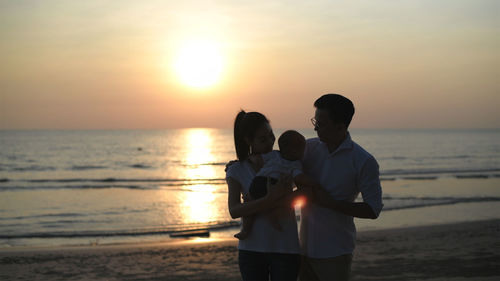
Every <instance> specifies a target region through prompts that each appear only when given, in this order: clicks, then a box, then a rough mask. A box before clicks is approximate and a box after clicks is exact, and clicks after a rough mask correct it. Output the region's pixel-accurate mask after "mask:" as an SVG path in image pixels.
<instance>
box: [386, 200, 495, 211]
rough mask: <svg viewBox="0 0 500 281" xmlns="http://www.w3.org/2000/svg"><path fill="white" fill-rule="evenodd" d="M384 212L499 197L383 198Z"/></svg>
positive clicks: (473, 201) (476, 201)
mask: <svg viewBox="0 0 500 281" xmlns="http://www.w3.org/2000/svg"><path fill="white" fill-rule="evenodd" d="M383 201H384V205H385V206H384V209H383V210H384V211H393V210H401V209H414V208H422V207H431V206H442V205H453V204H459V203H480V202H496V201H500V197H391V196H384V197H383Z"/></svg>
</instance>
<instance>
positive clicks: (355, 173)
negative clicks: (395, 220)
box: [299, 94, 383, 280]
mask: <svg viewBox="0 0 500 281" xmlns="http://www.w3.org/2000/svg"><path fill="white" fill-rule="evenodd" d="M314 106H315V107H316V112H315V117H314V118H313V119H311V121H312V123H313V125H314V130H315V131H316V132H317V134H318V138H313V139H308V140H307V142H306V153H305V155H304V159H303V161H302V164H303V168H304V173H305V174H306V175H308V176H310V177H311V178H312V179H313V180H317V181H318V182H319V183H320V184H321V186H322V187H323V188H318V189H314V190H313V194H314V196H313V197H314V198H313V202H314V203H313V204H306V205H304V206H303V207H302V221H301V229H300V239H301V246H302V252H303V254H304V256H303V260H302V261H303V262H302V264H301V272H300V277H299V279H300V280H348V279H349V276H350V271H351V261H352V253H353V251H354V246H355V236H356V228H355V226H354V217H358V218H371V219H375V218H377V217H378V215H379V214H380V211H381V210H382V206H383V204H382V188H381V186H380V180H379V167H378V164H377V161H376V160H375V158H374V157H373V156H372V155H371V154H369V153H368V152H366V151H365V150H364V149H363V148H362V147H361V146H359V145H358V144H356V143H355V142H353V141H352V140H351V136H350V134H349V132H348V130H347V129H348V127H349V124H350V123H351V120H352V117H353V115H354V105H353V104H352V102H351V101H350V100H349V99H347V98H346V97H344V96H341V95H337V94H327V95H324V96H322V97H320V98H319V99H317V100H316V102H315V103H314ZM359 193H361V194H362V197H363V202H357V203H354V200H355V199H356V197H357V196H358V194H359ZM334 198H335V199H337V200H335V199H334Z"/></svg>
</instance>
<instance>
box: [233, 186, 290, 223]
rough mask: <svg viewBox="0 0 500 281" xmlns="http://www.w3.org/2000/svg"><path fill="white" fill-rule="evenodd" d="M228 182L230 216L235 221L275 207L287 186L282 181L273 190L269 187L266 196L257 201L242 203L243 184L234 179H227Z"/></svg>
mask: <svg viewBox="0 0 500 281" xmlns="http://www.w3.org/2000/svg"><path fill="white" fill-rule="evenodd" d="M226 182H227V186H228V200H227V202H228V207H229V214H230V215H231V217H232V218H233V219H236V218H239V217H243V216H248V215H253V214H256V213H259V212H262V211H264V210H268V209H271V208H273V207H275V201H276V199H278V198H280V197H281V196H282V195H283V193H284V186H285V185H286V184H287V182H286V181H284V180H280V181H278V182H277V183H276V184H275V185H273V187H272V188H269V186H268V189H267V191H268V192H267V194H266V196H264V197H262V198H259V199H257V200H253V201H249V202H244V203H242V202H241V195H240V194H241V189H242V187H241V184H240V183H239V182H238V181H237V180H235V179H233V178H227V180H226Z"/></svg>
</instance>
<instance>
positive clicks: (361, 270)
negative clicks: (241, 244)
mask: <svg viewBox="0 0 500 281" xmlns="http://www.w3.org/2000/svg"><path fill="white" fill-rule="evenodd" d="M236 245H237V241H236V240H235V239H230V240H228V239H213V240H210V239H208V240H203V239H184V240H182V241H175V242H173V243H169V242H167V243H165V242H163V243H149V244H144V243H138V244H120V245H102V246H101V245H98V246H71V247H57V248H35V249H9V250H8V251H5V250H2V251H0V279H1V280H82V279H84V280H123V279H127V280H193V281H194V280H239V279H240V275H239V269H238V264H237V249H236ZM352 273H353V278H352V280H402V281H404V280H433V281H440V280H443V281H444V280H457V281H458V280H497V279H498V277H500V219H494V220H485V221H475V222H461V223H453V224H441V225H429V226H416V227H404V228H394V229H384V230H366V231H360V232H358V237H357V246H356V250H355V252H354V259H353V267H352ZM465 278H468V279H465Z"/></svg>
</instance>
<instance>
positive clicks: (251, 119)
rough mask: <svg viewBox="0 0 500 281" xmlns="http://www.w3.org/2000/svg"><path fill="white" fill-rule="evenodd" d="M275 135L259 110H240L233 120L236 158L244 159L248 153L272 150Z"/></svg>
mask: <svg viewBox="0 0 500 281" xmlns="http://www.w3.org/2000/svg"><path fill="white" fill-rule="evenodd" d="M274 141H275V137H274V134H273V130H272V129H271V126H270V125H269V120H267V118H266V116H264V115H263V114H261V113H259V112H248V113H247V112H245V111H243V110H242V111H240V112H239V113H238V115H236V120H235V121H234V145H235V148H236V155H237V157H238V160H240V161H244V160H246V159H247V158H248V156H249V155H250V154H252V153H253V154H259V153H267V152H270V151H272V150H273V145H274Z"/></svg>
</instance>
